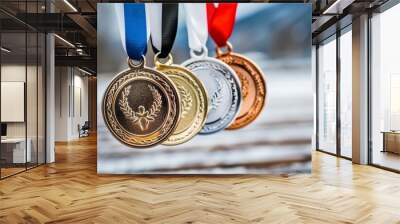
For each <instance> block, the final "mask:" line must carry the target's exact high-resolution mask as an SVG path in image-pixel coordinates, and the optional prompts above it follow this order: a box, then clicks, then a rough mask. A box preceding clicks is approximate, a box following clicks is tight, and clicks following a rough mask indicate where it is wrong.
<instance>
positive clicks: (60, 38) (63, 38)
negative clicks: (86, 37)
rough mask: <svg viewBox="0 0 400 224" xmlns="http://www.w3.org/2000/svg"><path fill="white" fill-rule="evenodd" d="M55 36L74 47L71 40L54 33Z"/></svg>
mask: <svg viewBox="0 0 400 224" xmlns="http://www.w3.org/2000/svg"><path fill="white" fill-rule="evenodd" d="M54 36H55V37H57V38H58V39H59V40H61V41H62V42H64V43H65V44H66V45H68V46H70V47H72V48H75V45H73V44H72V43H71V42H69V41H68V40H66V39H64V38H62V37H61V36H59V35H58V34H54Z"/></svg>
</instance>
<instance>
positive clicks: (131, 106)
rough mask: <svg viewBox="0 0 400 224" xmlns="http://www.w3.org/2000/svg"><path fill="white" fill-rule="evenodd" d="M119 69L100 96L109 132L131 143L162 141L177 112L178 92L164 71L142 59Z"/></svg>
mask: <svg viewBox="0 0 400 224" xmlns="http://www.w3.org/2000/svg"><path fill="white" fill-rule="evenodd" d="M128 64H129V66H130V69H128V70H126V71H123V72H121V73H119V74H118V75H117V76H116V77H115V78H114V79H113V80H112V81H111V83H110V84H109V86H108V87H107V89H106V92H105V94H104V97H103V103H102V104H103V105H102V107H103V108H102V109H103V117H104V119H105V123H106V125H107V127H108V128H109V130H110V131H111V133H112V134H113V135H114V136H115V137H116V138H117V139H118V140H119V141H121V142H122V143H124V144H126V145H128V146H131V147H149V146H153V145H156V144H158V143H160V142H163V141H164V140H165V139H167V138H168V137H169V136H170V135H171V134H172V133H173V131H174V130H175V128H176V126H177V124H178V119H179V116H180V103H179V96H178V92H177V90H176V87H175V85H174V84H173V82H172V81H171V80H170V79H169V78H168V77H166V76H165V75H164V74H162V73H160V72H158V71H156V70H154V69H150V68H147V67H145V66H144V64H145V62H144V60H143V61H142V62H141V63H140V64H139V65H134V64H133V61H132V60H130V59H129V60H128Z"/></svg>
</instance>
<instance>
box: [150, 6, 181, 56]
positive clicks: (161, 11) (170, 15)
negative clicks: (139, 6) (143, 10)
mask: <svg viewBox="0 0 400 224" xmlns="http://www.w3.org/2000/svg"><path fill="white" fill-rule="evenodd" d="M178 9H179V5H178V3H152V4H150V5H149V14H150V17H149V18H150V33H151V34H150V36H151V44H152V47H153V51H154V53H158V52H160V55H159V57H160V58H166V57H167V56H168V55H169V53H170V52H171V49H172V46H173V45H174V41H175V37H176V32H177V28H178Z"/></svg>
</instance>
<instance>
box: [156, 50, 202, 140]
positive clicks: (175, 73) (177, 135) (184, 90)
mask: <svg viewBox="0 0 400 224" xmlns="http://www.w3.org/2000/svg"><path fill="white" fill-rule="evenodd" d="M157 55H158V54H157ZM157 55H156V56H155V59H154V61H155V65H156V69H157V70H158V71H160V72H162V73H163V74H165V75H167V76H168V77H169V78H170V79H171V80H172V82H173V83H174V84H175V86H176V88H177V90H178V94H179V97H180V100H181V102H180V106H181V115H180V118H179V121H178V125H177V128H176V129H175V131H174V132H173V134H172V135H171V136H169V138H168V139H167V140H165V141H164V142H163V143H162V144H164V145H177V144H182V143H184V142H186V141H188V140H190V139H191V138H193V137H194V136H195V135H196V134H197V133H199V131H200V130H201V129H202V127H203V125H204V123H205V121H206V117H207V112H208V102H207V100H208V97H207V92H206V90H205V88H204V86H203V84H202V83H201V81H200V80H199V79H198V78H197V77H196V76H195V75H194V74H193V73H192V72H191V71H189V70H188V69H186V68H184V67H181V66H177V65H173V64H172V56H171V55H169V56H168V61H167V62H165V63H161V62H160V61H159V59H158V58H157Z"/></svg>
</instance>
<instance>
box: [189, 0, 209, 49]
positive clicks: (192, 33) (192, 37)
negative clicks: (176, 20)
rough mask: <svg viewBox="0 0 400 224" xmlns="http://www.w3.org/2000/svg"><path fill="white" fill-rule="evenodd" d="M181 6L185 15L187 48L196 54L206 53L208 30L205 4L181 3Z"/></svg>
mask: <svg viewBox="0 0 400 224" xmlns="http://www.w3.org/2000/svg"><path fill="white" fill-rule="evenodd" d="M183 6H184V8H185V14H186V27H187V32H188V39H189V48H190V49H191V50H192V51H196V52H202V51H203V50H205V51H207V48H206V43H207V38H208V30H207V10H206V5H205V3H183ZM192 56H193V55H192Z"/></svg>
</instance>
